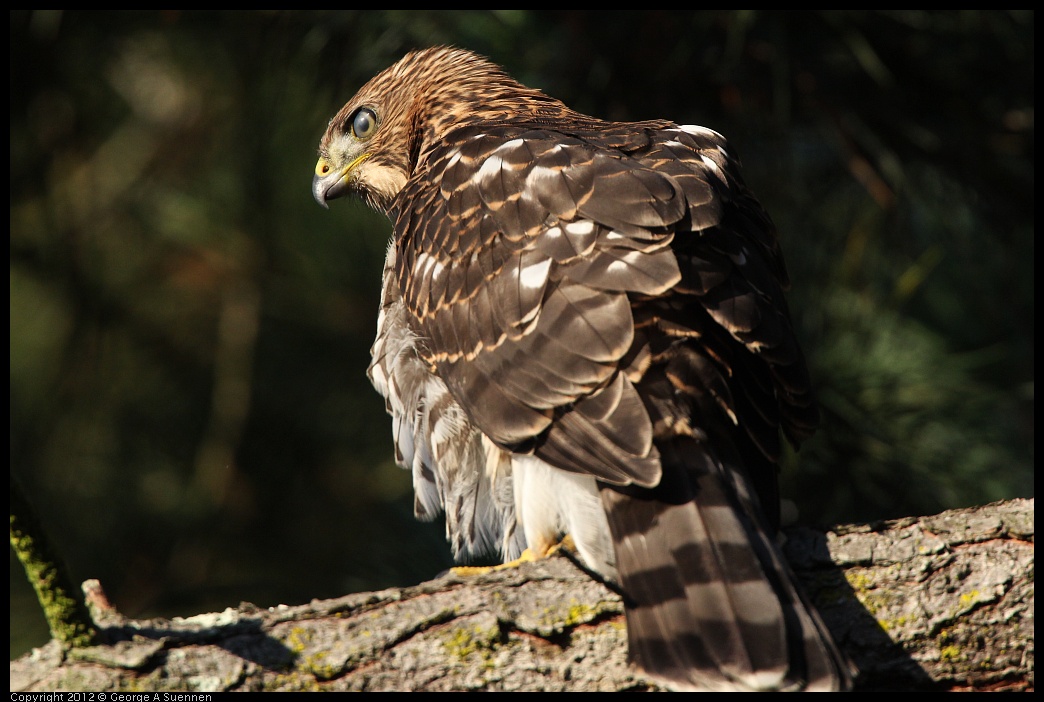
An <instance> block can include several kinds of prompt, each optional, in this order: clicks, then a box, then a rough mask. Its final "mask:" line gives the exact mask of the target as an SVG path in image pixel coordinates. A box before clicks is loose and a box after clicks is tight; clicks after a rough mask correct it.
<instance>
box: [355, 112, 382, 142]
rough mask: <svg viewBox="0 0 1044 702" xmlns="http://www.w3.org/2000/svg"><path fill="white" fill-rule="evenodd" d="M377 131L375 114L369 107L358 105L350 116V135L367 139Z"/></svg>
mask: <svg viewBox="0 0 1044 702" xmlns="http://www.w3.org/2000/svg"><path fill="white" fill-rule="evenodd" d="M375 131H377V115H376V114H375V113H374V111H373V110H371V109H370V108H369V107H360V108H359V109H358V110H356V111H355V115H354V116H353V117H352V136H354V137H355V138H356V139H369V138H370V137H372V136H373V133H374V132H375Z"/></svg>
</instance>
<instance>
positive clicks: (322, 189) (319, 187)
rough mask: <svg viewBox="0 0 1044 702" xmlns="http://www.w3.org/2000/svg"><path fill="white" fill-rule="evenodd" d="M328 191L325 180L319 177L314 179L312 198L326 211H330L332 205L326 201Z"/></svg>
mask: <svg viewBox="0 0 1044 702" xmlns="http://www.w3.org/2000/svg"><path fill="white" fill-rule="evenodd" d="M326 191H327V188H326V184H325V183H324V182H323V178H321V177H320V176H318V175H317V176H315V177H314V178H312V197H313V198H314V199H315V201H316V202H317V203H319V206H320V207H322V208H323V209H324V210H328V209H330V204H329V203H328V202H327V201H326Z"/></svg>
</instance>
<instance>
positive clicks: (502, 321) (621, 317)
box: [312, 47, 849, 690]
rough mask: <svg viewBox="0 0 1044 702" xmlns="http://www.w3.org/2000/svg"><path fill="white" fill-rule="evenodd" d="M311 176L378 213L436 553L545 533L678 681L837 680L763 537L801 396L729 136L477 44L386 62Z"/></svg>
mask: <svg viewBox="0 0 1044 702" xmlns="http://www.w3.org/2000/svg"><path fill="white" fill-rule="evenodd" d="M312 193H313V195H314V197H315V199H316V201H317V202H318V203H319V204H320V205H322V206H323V207H327V203H328V202H329V201H330V200H333V199H335V198H339V197H342V196H346V195H354V196H357V197H358V198H361V199H362V200H363V201H364V202H366V203H368V204H369V205H370V206H371V207H373V208H375V209H376V210H378V211H380V212H383V213H385V214H386V215H387V216H388V218H389V219H390V220H391V222H392V224H393V235H392V238H391V242H390V245H389V246H388V253H387V261H386V265H385V268H384V282H383V291H382V296H381V306H380V314H379V317H378V322H377V338H376V341H375V342H374V344H373V348H372V363H371V365H370V368H369V377H370V379H371V380H372V382H373V384H374V386H375V387H376V388H377V390H378V391H379V392H380V393H381V394H382V395H383V396H384V397H385V399H386V404H387V409H388V412H389V414H390V415H391V417H392V427H393V436H394V443H395V456H396V459H397V461H398V463H399V464H400V465H401V466H402V467H403V468H406V469H408V470H411V471H412V476H413V485H414V490H415V501H414V504H415V512H416V515H417V516H418V517H419V518H421V519H432V518H434V517H435V516H437V515H438V514H439V513H440V512H444V513H445V519H446V532H447V537H448V539H449V541H450V542H451V544H452V548H453V552H454V556H455V557H457V558H458V559H466V558H470V557H473V556H476V555H480V554H483V553H486V552H490V551H499V553H500V555H501V556H502V557H503V558H504V559H513V558H515V557H517V556H519V554H520V553H521V552H522V551H523V549H525V548H528V549H529V550H530V551H531V552H533V553H535V554H537V555H538V556H539V555H542V554H546V553H547V552H548V551H549V550H550V549H551V548H552V546H553V545H554V544H556V543H557V542H558V541H559V540H560V539H561V538H562V537H563V536H564V535H569V536H570V537H572V540H573V542H574V543H575V548H576V551H577V553H578V555H579V557H580V558H581V559H582V560H583V562H584V563H585V564H586V565H587V566H588V567H590V568H591V569H593V570H594V571H596V572H597V573H599V574H601V575H602V576H604V577H605V578H607V579H609V580H611V581H613V582H615V583H617V584H618V586H619V588H620V590H621V591H622V593H623V597H624V602H625V608H626V619H627V633H628V645H629V660H630V661H631V662H632V663H634V664H635V665H636V666H637V667H638V668H639V669H640V670H641V671H643V672H644V673H645V674H646V675H647V676H649V678H650V679H652V680H654V681H657V682H660V683H663V684H665V685H667V686H670V687H673V688H676V689H703V690H790V689H796V690H800V689H818V690H834V689H843V688H846V687H848V685H849V674H848V671H847V665H846V663H845V661H844V659H843V658H842V657H841V655H840V654H839V652H838V650H837V649H836V647H835V645H834V643H833V642H832V640H831V638H830V635H829V633H828V632H827V630H826V628H825V626H824V625H823V623H822V621H821V620H820V619H819V617H818V615H817V614H816V613H815V612H814V611H813V610H812V609H811V608H810V606H809V604H808V603H807V602H806V600H805V598H804V597H803V595H802V594H801V592H800V590H799V588H798V585H797V582H796V580H795V578H794V576H793V574H792V573H791V571H790V569H789V568H788V566H787V564H786V563H785V561H784V558H783V556H782V554H781V552H780V550H779V548H778V547H777V544H776V540H775V539H776V533H777V528H778V521H779V507H778V506H779V497H778V493H777V470H778V463H779V457H780V451H781V442H782V438H781V436H785V437H786V438H787V439H788V440H790V441H791V442H792V443H794V444H795V445H796V444H797V443H799V442H800V441H801V440H802V439H804V438H806V437H808V436H809V435H811V433H812V432H813V431H814V429H815V426H816V423H817V420H818V415H817V410H816V407H815V404H814V402H813V398H812V394H811V390H810V381H809V376H808V372H807V369H806V366H805V361H804V359H803V356H802V353H801V350H800V348H799V347H798V343H797V340H796V339H795V336H794V331H793V328H792V324H791V320H790V316H789V312H788V309H787V304H786V301H785V299H784V290H785V289H786V288H787V287H788V285H789V282H788V278H787V272H786V268H785V266H784V262H783V258H782V255H781V252H780V248H779V243H778V240H777V235H776V231H775V228H774V227H773V225H772V222H771V220H770V219H769V216H768V215H767V214H766V213H765V211H764V210H763V209H762V207H761V206H760V204H759V203H758V201H757V200H756V199H755V198H754V196H753V195H752V194H751V192H750V191H749V190H748V189H747V188H746V186H745V185H744V183H743V180H742V178H741V176H740V171H739V165H738V162H737V160H736V158H735V155H734V153H733V152H732V150H731V149H730V147H729V146H728V144H727V143H726V141H725V139H724V138H723V137H722V136H721V135H720V134H718V133H716V132H714V131H712V130H710V129H706V128H703V127H697V126H685V125H678V124H675V123H674V122H670V121H665V120H653V121H645V122H634V123H623V122H610V121H604V120H601V119H597V118H595V117H590V116H587V115H583V114H580V113H578V112H575V111H573V110H571V109H570V108H568V107H567V106H566V105H564V104H563V103H562V102H560V101H558V100H556V99H554V98H551V97H549V96H547V95H545V94H544V93H542V92H540V91H539V90H535V89H532V88H528V87H526V86H524V85H522V84H520V83H519V82H517V81H515V80H514V79H512V78H511V77H509V76H508V75H507V74H506V73H505V72H504V71H503V70H502V69H501V68H500V67H498V66H497V65H495V64H493V63H491V62H490V61H488V60H487V59H485V58H483V57H481V56H478V55H476V54H474V53H471V52H468V51H465V50H460V49H456V48H447V47H436V48H430V49H426V50H421V51H416V52H413V53H410V54H408V55H406V56H405V57H404V58H403V59H402V60H400V61H399V62H398V63H396V64H394V65H393V66H391V67H390V68H388V69H386V70H384V71H383V72H381V73H380V74H378V75H377V76H376V77H374V78H373V79H372V80H370V81H369V82H368V83H367V84H366V85H364V86H363V87H362V88H361V89H360V90H359V92H358V93H357V94H356V95H355V97H353V98H352V99H351V100H350V101H349V102H348V103H347V104H346V105H345V106H344V107H343V108H342V109H341V110H340V112H338V113H337V114H336V116H334V118H333V119H332V120H331V121H330V124H329V126H328V128H327V130H326V133H325V134H324V135H323V137H322V141H321V143H320V147H319V161H318V163H317V165H316V170H315V176H314V179H313V181H312Z"/></svg>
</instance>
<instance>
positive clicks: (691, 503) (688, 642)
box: [601, 439, 850, 691]
mask: <svg viewBox="0 0 1044 702" xmlns="http://www.w3.org/2000/svg"><path fill="white" fill-rule="evenodd" d="M661 450H662V451H663V453H664V455H663V465H664V478H663V480H662V481H661V482H660V484H659V485H658V486H657V487H656V488H654V489H652V490H648V489H634V488H631V487H622V488H621V487H613V486H606V485H603V486H602V488H601V490H602V493H601V494H602V502H603V504H604V506H605V508H606V512H607V515H608V518H609V525H610V528H611V529H612V532H613V539H614V542H615V543H616V558H617V567H618V569H619V574H620V584H621V587H622V589H623V591H624V595H625V597H626V599H627V601H626V605H627V607H626V609H627V630H628V640H629V651H630V654H629V655H630V659H631V662H632V663H634V664H635V665H636V666H637V667H638V668H640V669H641V670H642V671H643V672H645V673H646V674H648V675H649V676H650V677H651V678H652V679H654V680H656V681H658V682H661V683H664V684H666V685H667V686H669V687H673V688H678V689H695V690H718V691H721V690H839V689H845V688H847V687H848V686H849V684H850V682H849V675H848V671H847V664H846V663H845V661H844V659H843V658H842V656H841V655H840V653H839V652H838V650H837V648H836V646H835V645H834V643H833V641H832V640H831V638H830V635H829V633H828V632H827V631H826V628H825V626H824V625H823V624H822V622H821V621H820V619H819V617H818V615H817V614H816V613H815V611H814V610H813V609H812V608H811V607H810V606H809V605H808V604H807V602H806V601H805V599H804V597H803V596H802V594H801V592H800V589H799V586H798V584H797V582H796V580H795V577H794V575H793V573H792V572H791V570H790V568H789V567H788V566H787V564H786V562H785V560H784V558H783V556H782V554H781V552H780V551H779V549H778V547H777V546H776V545H775V543H774V540H773V537H772V532H771V531H770V530H769V529H768V527H767V525H765V524H764V522H763V518H762V517H761V516H760V515H761V511H760V507H759V506H758V504H757V500H756V498H755V497H753V496H752V495H751V494H750V493H749V491H748V490H747V489H746V487H745V486H746V485H747V481H746V479H745V478H744V476H742V475H741V474H738V473H736V469H735V468H733V467H729V466H726V465H724V464H723V463H722V462H721V461H720V460H719V459H718V458H717V457H716V456H715V455H714V454H712V453H711V452H710V450H709V449H708V448H707V445H706V444H705V443H702V442H699V441H696V440H692V439H684V440H678V441H675V442H672V443H671V444H670V445H668V446H667V447H662V448H661Z"/></svg>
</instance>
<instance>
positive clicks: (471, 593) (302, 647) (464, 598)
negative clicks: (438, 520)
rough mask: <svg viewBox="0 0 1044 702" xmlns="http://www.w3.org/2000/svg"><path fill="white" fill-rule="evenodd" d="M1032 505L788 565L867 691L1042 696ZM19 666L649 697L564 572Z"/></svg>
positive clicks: (59, 682) (210, 682)
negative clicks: (1037, 677)
mask: <svg viewBox="0 0 1044 702" xmlns="http://www.w3.org/2000/svg"><path fill="white" fill-rule="evenodd" d="M1033 521H1034V520H1033V500H1032V499H1030V500H1013V501H1010V502H1002V503H996V504H992V505H987V506H984V507H979V508H974V509H962V510H953V511H949V512H944V513H942V514H939V515H935V516H932V517H923V518H907V519H901V520H896V521H890V522H881V523H876V524H861V525H851V526H844V527H839V528H837V529H836V530H834V531H832V532H827V533H826V534H823V533H822V532H816V531H812V530H807V529H802V530H796V531H792V532H790V533H789V540H788V542H787V546H786V550H787V553H788V556H789V557H790V559H791V562H792V563H793V565H794V567H795V569H796V570H797V571H798V573H799V576H800V578H801V580H802V581H803V582H804V583H805V586H806V588H807V589H808V592H809V593H810V595H811V597H812V598H813V600H814V601H815V602H816V604H817V606H818V607H819V610H820V612H821V613H822V614H823V617H824V619H825V620H826V622H827V625H828V626H829V627H830V629H831V630H832V631H833V633H834V636H835V637H836V638H837V641H838V643H839V645H840V646H841V648H842V649H843V650H845V651H846V652H847V653H848V655H849V656H851V658H852V660H853V662H854V663H855V664H856V666H857V667H858V668H859V671H860V672H859V676H858V678H857V683H856V687H857V689H859V690H1032V689H1033ZM85 585H87V586H88V587H87V589H88V590H89V593H88V599H89V604H91V606H92V611H93V613H94V618H95V620H96V622H97V624H98V625H99V630H100V632H101V636H102V637H103V639H104V640H106V641H108V642H109V643H107V644H106V645H100V646H92V647H87V648H74V649H69V650H63V648H62V647H61V646H60V645H59V644H58V643H56V642H54V641H52V642H51V643H49V644H48V645H46V646H44V647H42V648H39V649H36V650H34V651H32V652H31V653H29V654H26V655H25V656H23V657H21V658H19V659H18V660H15V661H12V662H11V689H12V690H17V691H43V690H48V691H53V690H79V691H102V690H105V691H116V690H122V691H132V690H133V691H160V690H182V691H185V690H190V691H221V690H645V689H652V686H650V685H649V684H648V683H646V682H645V681H644V680H642V679H641V678H640V677H638V676H637V675H636V674H635V673H634V672H633V671H631V670H629V669H628V667H627V665H626V662H625V657H626V636H625V632H624V620H623V607H622V605H621V603H620V599H619V597H618V596H617V595H616V594H614V593H613V592H612V591H610V590H609V589H607V588H606V587H605V586H603V585H601V584H599V583H598V582H596V581H594V580H593V579H591V578H590V577H589V576H588V575H586V574H585V573H584V572H583V571H581V570H580V569H579V568H577V566H576V565H574V564H573V563H572V562H571V561H570V560H569V559H568V558H565V557H553V558H550V559H547V560H545V561H543V562H540V563H530V564H526V565H523V566H521V567H519V568H512V569H506V570H500V571H494V572H491V573H489V574H486V575H479V576H467V577H461V576H458V575H454V574H449V575H446V576H444V577H441V578H439V579H436V580H432V581H430V582H426V583H422V584H420V585H417V586H415V587H407V588H402V589H390V590H383V591H380V592H369V593H359V594H355V595H348V596H346V597H342V598H339V599H335V600H326V601H313V602H312V603H311V604H308V605H302V606H296V607H288V606H285V605H280V606H279V607H273V608H269V609H259V608H257V607H255V606H253V605H249V604H243V605H240V607H238V608H235V609H227V610H225V611H224V612H221V613H218V614H202V615H199V616H195V617H191V618H188V619H173V620H160V619H154V620H147V621H144V620H143V621H131V620H126V619H124V618H122V617H121V616H120V615H119V614H118V613H117V612H115V611H114V610H113V609H112V608H111V607H108V606H107V604H106V603H105V601H104V595H103V594H102V593H101V591H100V588H99V587H98V586H97V584H93V585H90V584H85Z"/></svg>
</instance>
